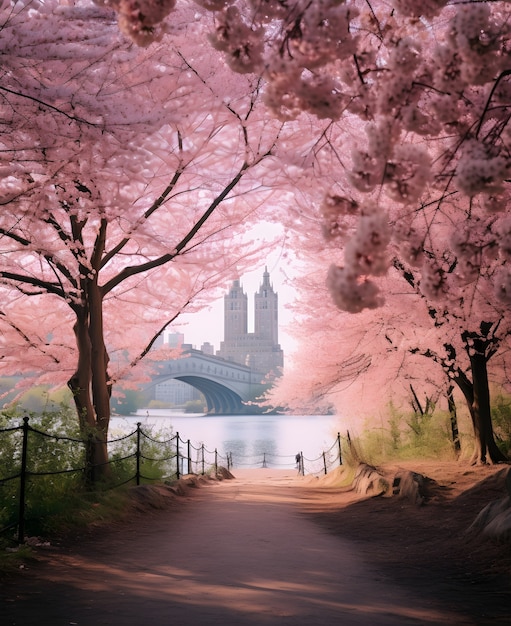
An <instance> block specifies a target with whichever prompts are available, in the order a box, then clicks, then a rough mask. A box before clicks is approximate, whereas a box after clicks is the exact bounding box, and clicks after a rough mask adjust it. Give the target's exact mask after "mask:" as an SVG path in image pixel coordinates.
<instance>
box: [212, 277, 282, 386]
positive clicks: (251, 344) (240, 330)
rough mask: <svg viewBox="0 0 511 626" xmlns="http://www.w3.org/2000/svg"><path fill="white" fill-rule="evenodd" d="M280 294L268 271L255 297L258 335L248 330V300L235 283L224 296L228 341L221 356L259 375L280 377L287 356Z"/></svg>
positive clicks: (226, 336)
mask: <svg viewBox="0 0 511 626" xmlns="http://www.w3.org/2000/svg"><path fill="white" fill-rule="evenodd" d="M278 327H279V318H278V294H277V293H275V291H274V290H273V286H272V284H271V283H270V274H269V273H268V269H267V268H265V270H264V274H263V282H262V284H261V286H260V288H259V291H258V292H257V293H256V294H255V295H254V332H253V333H249V332H248V331H247V329H248V298H247V294H245V292H244V291H243V287H242V286H241V283H240V280H239V279H236V280H234V281H233V283H232V285H231V288H230V290H229V292H228V293H227V294H226V295H225V296H224V341H222V342H221V344H220V350H218V352H217V356H220V357H222V358H224V359H227V360H229V361H233V362H235V363H241V364H243V365H249V366H250V367H252V369H254V370H255V371H257V372H261V373H263V374H270V373H271V374H272V375H274V376H275V375H278V373H279V370H280V369H281V368H282V367H283V365H284V353H283V351H282V349H281V347H280V345H279V343H278V334H279V328H278Z"/></svg>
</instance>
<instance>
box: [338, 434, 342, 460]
mask: <svg viewBox="0 0 511 626" xmlns="http://www.w3.org/2000/svg"><path fill="white" fill-rule="evenodd" d="M337 445H338V446H339V465H342V450H341V433H337Z"/></svg>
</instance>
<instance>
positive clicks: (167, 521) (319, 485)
mask: <svg viewBox="0 0 511 626" xmlns="http://www.w3.org/2000/svg"><path fill="white" fill-rule="evenodd" d="M379 469H381V471H382V473H384V474H385V475H388V476H392V475H393V473H394V472H395V471H397V470H398V469H409V470H412V471H414V472H417V473H420V474H422V475H423V476H425V477H427V481H426V499H425V502H424V503H423V504H422V505H421V506H417V505H416V504H415V503H412V502H409V501H408V500H406V499H398V498H396V497H376V498H367V497H361V496H360V495H359V494H356V493H354V492H353V491H352V490H350V489H349V488H347V487H345V486H342V485H341V484H339V477H338V476H337V475H336V474H335V473H333V474H331V475H329V476H326V477H321V478H319V479H316V478H311V477H305V478H301V477H297V476H296V473H294V472H290V473H289V472H288V473H285V472H281V471H280V472H279V471H278V470H276V471H272V470H239V471H236V470H233V472H234V474H235V476H236V478H235V480H225V481H222V482H221V483H213V485H212V486H211V487H210V486H204V487H201V488H198V489H197V488H187V489H185V490H184V491H183V492H182V493H181V494H180V495H178V496H173V495H171V497H169V496H168V494H167V493H166V492H165V494H164V495H163V494H162V492H161V490H160V491H159V490H157V489H156V490H151V489H144V490H138V491H137V490H134V494H137V495H136V496H135V495H134V499H133V508H132V509H131V510H130V511H129V512H128V513H129V514H128V515H127V517H126V519H124V520H123V521H122V522H119V523H116V524H111V525H109V526H108V527H107V528H104V529H102V530H101V535H100V539H99V540H98V533H97V530H98V529H91V530H90V532H89V533H86V534H84V535H83V536H80V537H77V536H73V537H68V538H66V539H62V540H61V541H60V542H57V543H55V542H53V543H52V546H51V548H50V549H44V548H41V549H37V548H36V562H34V563H31V564H29V565H28V566H27V568H26V569H25V570H24V571H22V572H20V575H19V576H15V577H13V578H11V579H10V580H8V581H2V582H3V583H4V584H3V589H2V593H1V594H0V599H1V600H2V602H0V618H2V615H3V617H4V618H5V619H0V621H1V623H2V624H12V625H17V624H23V625H24V626H25V625H28V624H40V623H43V622H41V621H40V617H41V615H46V616H49V615H56V616H57V617H56V618H55V619H54V621H53V622H52V626H57V625H58V624H71V623H79V624H80V625H83V624H95V625H96V624H100V623H104V624H121V623H122V624H124V625H130V624H134V625H138V624H140V623H142V622H140V621H138V619H139V618H138V617H137V615H136V614H135V613H136V611H138V610H141V611H142V612H143V613H144V615H145V618H144V621H147V619H146V618H147V615H148V613H147V612H148V611H149V610H153V604H151V605H148V604H147V602H145V603H140V602H137V603H134V604H133V605H132V606H131V605H130V604H129V601H128V603H127V598H128V597H131V596H133V594H134V593H136V594H139V596H138V597H142V596H143V594H144V593H145V594H148V593H152V591H148V589H149V588H148V589H146V590H145V591H144V590H143V585H144V582H143V581H144V579H145V577H146V576H148V575H149V574H150V575H151V576H153V577H154V576H155V574H154V573H155V572H159V574H158V577H159V578H158V579H159V580H161V579H162V576H161V572H162V571H163V570H165V578H167V579H168V580H171V581H172V585H171V589H172V590H175V589H183V588H184V587H183V585H184V583H185V579H186V580H187V581H188V582H190V581H192V582H193V584H194V585H198V584H199V582H200V585H202V586H201V590H202V591H201V595H204V594H205V596H207V597H209V600H208V606H207V607H205V606H204V607H202V608H201V607H199V608H197V606H196V605H195V604H194V603H189V604H187V600H186V598H184V597H175V598H174V599H173V607H174V609H173V610H178V609H179V608H181V609H182V610H183V616H184V617H182V618H177V621H174V623H176V624H178V625H179V626H181V624H195V623H201V624H216V623H219V624H220V623H221V624H222V625H223V626H225V625H227V624H233V625H234V624H237V625H238V624H241V623H243V624H250V625H252V624H253V625H256V626H257V625H258V624H281V623H282V624H284V623H288V621H285V620H284V617H282V619H280V618H279V617H278V614H277V613H275V612H273V613H272V615H270V614H269V613H268V614H267V615H265V616H262V615H260V616H257V615H256V616H255V617H254V614H253V612H250V611H249V610H248V609H246V602H247V597H248V596H246V594H247V593H248V591H247V589H249V588H250V593H254V594H255V593H256V592H257V593H258V594H259V593H261V589H260V587H258V586H257V585H256V586H254V585H253V584H251V585H247V584H246V581H245V582H244V584H243V585H240V584H239V580H238V579H237V578H236V576H234V577H233V578H228V577H227V578H225V580H224V579H222V578H219V573H218V571H217V570H215V569H214V567H213V565H211V571H210V573H209V574H208V573H207V567H206V569H204V568H205V565H204V556H205V554H207V553H211V554H210V560H211V561H213V560H214V559H218V558H224V556H225V555H226V554H227V552H228V550H229V541H231V542H232V541H234V542H236V541H237V542H238V544H239V546H238V548H237V549H238V550H244V551H245V552H244V554H245V557H244V558H248V559H253V560H252V568H253V570H254V571H256V570H257V569H258V568H261V569H262V570H264V569H265V568H266V569H268V564H267V563H264V562H262V561H261V559H262V558H263V556H264V555H265V558H267V559H269V561H268V562H269V563H273V561H272V556H273V555H272V551H274V550H278V549H279V547H280V546H279V544H282V543H284V542H285V541H286V540H287V539H288V537H287V535H288V534H289V535H290V534H291V533H290V531H289V525H290V524H293V523H294V522H293V519H296V518H297V517H298V520H297V526H300V524H298V522H300V520H303V521H304V522H306V524H305V526H303V524H302V526H303V528H302V526H300V529H299V534H298V536H299V537H300V536H303V537H304V540H303V542H301V543H300V545H303V544H304V543H306V542H312V541H313V540H311V539H310V534H307V533H310V528H309V527H311V526H312V527H315V528H317V533H318V536H319V535H325V534H328V535H331V536H334V537H337V538H338V539H339V541H341V540H342V541H347V543H345V544H343V545H344V552H350V551H351V546H353V552H354V554H356V558H357V560H358V561H361V562H362V561H363V565H364V567H366V566H367V570H364V572H365V573H364V574H363V575H362V577H363V580H364V581H365V580H367V579H368V578H369V579H371V580H373V581H374V582H375V583H376V584H377V585H383V586H384V588H385V589H386V588H388V589H389V590H390V591H389V593H390V594H393V593H394V592H395V590H400V589H402V590H404V592H405V597H406V593H407V592H410V593H411V594H412V595H413V594H415V597H417V598H420V599H421V605H423V606H426V607H428V606H429V607H431V610H432V611H433V613H432V615H435V616H438V615H443V614H444V613H442V611H445V615H446V616H447V615H449V614H450V613H449V611H451V612H452V614H453V615H454V614H455V615H456V616H460V620H461V621H459V622H457V621H453V620H450V619H449V618H448V617H446V618H445V619H443V618H441V617H431V619H432V620H433V621H434V623H437V621H438V620H440V621H439V622H438V623H450V624H454V623H456V624H457V623H459V624H470V625H477V626H479V625H481V626H482V625H486V624H490V623H491V624H509V619H510V618H509V614H510V607H511V546H510V545H509V544H507V545H500V544H497V543H493V542H489V541H485V540H482V539H481V537H480V536H474V535H469V534H467V533H466V530H467V528H468V526H469V525H470V524H471V522H472V521H473V520H474V519H475V517H476V515H477V514H478V513H479V511H480V510H481V509H482V508H483V507H484V506H485V505H486V503H488V502H490V501H492V500H497V499H499V498H501V497H503V495H505V487H504V477H505V474H506V472H507V471H508V468H507V467H502V466H500V467H499V466H496V467H474V468H471V467H466V466H461V465H458V464H456V463H441V462H439V463H425V462H414V463H402V464H400V465H399V466H398V465H395V466H390V465H386V466H385V467H383V468H379ZM254 505H257V508H256V509H254ZM275 505H278V506H275ZM219 506H220V509H218V507H219ZM208 507H209V508H208ZM247 507H248V508H247ZM250 507H251V508H250ZM219 510H220V513H218V511H219ZM222 511H223V512H222ZM251 511H257V513H259V512H260V513H265V511H266V513H267V514H268V515H269V517H268V518H264V519H265V520H266V519H267V521H265V522H264V523H265V524H267V526H266V527H265V528H264V529H263V532H262V534H261V535H260V536H257V533H258V532H260V528H256V526H257V524H256V523H255V518H254V520H252V516H253V513H252V512H251ZM289 511H291V512H292V516H291V517H289ZM205 513H207V514H206V521H205V522H204V518H205V515H204V514H205ZM238 514H239V515H240V519H238V518H237V515H238ZM225 515H227V517H225ZM222 516H224V517H222ZM286 516H287V517H286ZM293 516H294V518H293ZM215 519H216V522H215ZM200 520H202V522H201V523H202V526H201V525H200V524H199V525H197V527H196V528H195V527H194V525H195V524H197V523H198V522H199V521H200ZM272 520H274V522H275V524H276V525H275V526H273V527H272V524H273V522H272ZM300 523H301V522H300ZM215 524H216V525H215ZM240 525H242V526H244V527H245V528H248V529H249V532H250V533H253V537H252V538H253V541H252V544H253V545H257V546H258V550H257V551H255V552H254V553H253V554H252V552H251V547H250V545H251V542H249V541H245V535H243V534H242V535H241V539H240V538H239V537H238V539H236V536H235V530H236V529H238V528H239V526H240ZM168 529H171V538H172V539H173V540H174V544H173V545H172V546H170V547H169V548H168V550H169V554H168V555H167V556H165V555H164V546H163V543H162V536H163V533H164V532H168ZM325 531H326V532H325ZM187 532H189V533H190V534H191V537H192V541H193V544H194V550H195V556H196V557H197V559H198V558H199V557H200V559H201V562H200V567H198V568H197V571H196V573H195V574H194V576H193V577H192V576H190V575H189V573H188V574H186V576H185V574H184V573H183V572H184V568H185V567H186V569H189V570H190V571H192V570H193V560H194V557H193V553H190V549H189V548H186V550H185V548H184V546H180V545H179V536H180V533H182V536H183V537H184V535H185V534H186V533H187ZM279 533H280V534H279ZM300 533H305V534H303V535H300ZM312 533H313V535H314V528H313V529H312ZM272 534H275V535H276V536H277V535H278V539H277V542H276V545H274V546H273V547H270V546H271V541H270V538H269V536H270V535H272ZM198 535H200V537H199V536H198ZM169 537H170V536H169ZM176 537H177V543H176V542H175V539H176ZM307 537H308V539H307ZM299 541H301V540H299ZM321 541H323V542H324V541H325V540H324V537H323V539H322V540H321ZM320 543H321V542H320ZM261 546H262V547H263V548H264V550H263V551H261ZM304 547H305V546H304ZM181 549H182V550H183V564H184V566H183V567H182V568H181V570H180V569H179V568H177V569H176V567H177V565H176V563H177V562H178V559H179V554H180V550H181ZM333 549H335V546H334V548H333ZM325 550H326V552H328V551H329V550H330V548H328V547H326V548H325ZM235 552H236V550H235ZM341 554H343V552H342V551H341ZM299 556H300V554H299V551H297V554H293V553H292V551H290V557H289V558H291V559H292V564H290V566H289V568H284V564H282V568H283V569H282V572H281V579H286V577H287V576H290V575H289V571H290V569H291V568H294V571H295V573H293V574H292V576H293V578H291V577H290V578H289V580H288V584H289V585H291V581H292V584H293V585H295V586H296V585H298V584H300V585H302V587H303V588H304V589H305V588H307V581H305V586H304V581H303V580H302V579H301V578H300V576H299V573H296V570H297V569H298V568H297V564H299V562H300V561H299ZM324 558H325V556H323V559H324ZM332 559H333V561H334V563H331V566H333V570H332V571H333V572H334V576H336V575H337V571H338V570H340V574H339V576H341V574H346V575H347V576H348V578H349V572H342V570H343V567H349V565H346V566H345V565H344V561H342V560H341V559H340V560H339V561H338V567H337V565H336V563H337V562H336V561H335V559H336V557H335V556H334V555H333V553H332ZM169 563H170V564H172V567H173V568H174V569H172V567H170V566H169ZM208 567H209V566H208ZM232 567H233V566H232V564H231V565H230V568H232ZM245 569H246V568H245ZM241 571H242V572H244V569H242V570H241ZM367 572H369V574H367ZM322 574H323V575H324V572H323V573H322ZM222 575H223V576H227V574H225V573H223V574H222ZM237 576H238V578H239V577H240V574H237ZM295 577H297V578H296V579H295ZM331 578H332V575H330V579H331ZM188 579H189V580H188ZM192 579H193V580H192ZM276 579H277V578H275V580H276ZM323 579H324V576H323ZM212 581H214V584H215V585H216V587H215V589H216V591H214V592H213V591H211V589H212V587H211V585H212ZM155 583H156V577H154V579H153V583H152V584H153V585H154V584H155ZM358 584H361V583H360V581H359V583H358ZM324 586H325V587H326V586H328V584H327V583H326V582H325V584H324ZM154 588H155V587H154V586H153V587H151V590H153V589H154ZM196 589H197V587H196ZM204 589H206V591H204ZM318 589H319V587H318ZM208 590H210V591H208ZM225 590H228V591H229V603H227V601H226V604H225V605H221V604H220V600H219V598H220V595H219V593H220V591H221V592H224V591H225ZM105 592H106V593H105ZM341 592H342V585H341V588H340V589H338V590H337V591H335V594H339V593H341ZM162 593H163V592H162ZM169 593H174V592H173V591H172V592H170V591H169V589H167V588H166V590H165V592H164V594H167V595H166V596H165V598H166V599H165V602H167V601H168V594H169ZM237 593H238V594H245V595H243V596H242V598H241V599H240V602H241V601H243V602H244V603H245V605H244V606H245V609H243V612H242V611H241V609H240V610H239V611H238V612H237V613H236V614H235V616H234V614H233V612H232V611H233V607H232V598H233V597H236V594H237ZM350 593H352V594H353V593H356V591H355V592H350ZM377 593H380V592H377ZM397 593H399V591H397ZM208 594H210V596H211V597H210V596H209V595H208ZM311 594H312V592H310V593H309V594H308V595H309V596H310V597H309V598H308V600H307V601H308V602H309V603H313V602H315V601H316V600H314V598H313V597H312V595H313V594H312V595H311ZM335 594H334V597H337V596H336V595H335ZM348 595H349V594H348ZM120 596H122V597H123V602H122V604H119V597H120ZM301 596H303V593H302V594H301ZM254 597H256V596H254ZM396 597H398V596H396ZM162 598H163V596H162ZM301 600H302V601H305V598H303V597H302V598H301ZM274 601H275V600H274V599H272V600H271V602H274ZM80 602H81V603H82V609H83V610H82V613H81V614H80V618H81V619H75V618H73V617H69V618H66V619H63V621H58V620H59V619H60V618H61V617H62V616H66V615H70V616H72V615H74V613H73V611H74V608H75V607H76V606H77V604H79V603H80ZM268 602H270V599H268ZM278 602H281V599H279V600H278ZM329 602H330V604H331V601H329ZM324 604H325V607H326V606H327V603H326V601H325V603H324ZM120 606H122V607H124V609H123V610H126V611H128V612H127V613H126V615H122V616H121V614H120V613H119V607H120ZM154 606H156V605H154ZM161 606H162V608H161V610H162V611H168V606H167V605H166V604H165V603H164V602H163V601H162V605H161ZM278 606H280V604H279V605H278ZM343 606H344V605H343ZM408 606H410V605H408ZM412 606H413V602H412ZM56 607H57V608H58V611H57V609H56ZM59 607H60V608H59ZM126 607H128V608H126ZM192 609H193V611H199V610H200V611H205V612H199V613H197V614H196V617H194V615H195V614H192V612H191V611H192ZM206 609H207V610H206ZM154 610H156V609H154ZM307 610H309V608H308V607H307V606H305V607H304V611H305V613H304V614H303V616H302V617H303V619H302V621H300V620H297V614H294V615H293V620H292V621H291V619H290V620H289V623H293V624H298V625H300V624H304V625H307V626H309V625H310V624H312V623H313V622H311V621H310V617H307V613H306V611H307ZM325 610H327V609H326V608H325ZM407 610H409V608H407ZM55 611H57V612H55ZM94 611H96V612H94ZM105 611H106V612H105ZM227 611H229V612H227ZM162 614H164V613H162ZM256 614H257V611H256ZM284 614H285V615H288V616H289V617H290V616H291V615H292V614H293V607H291V608H290V607H289V606H288V605H285V606H284V605H282V616H284ZM84 615H85V617H83V616H84ZM105 615H107V617H105ZM240 615H243V616H244V621H240V617H239V616H240ZM401 617H402V616H401ZM141 619H142V618H141ZM180 619H181V621H180ZM197 619H198V620H199V621H196V620H197ZM353 619H354V618H353ZM396 619H397V618H396ZM87 620H88V621H87ZM94 620H95V621H94ZM98 620H99V621H98ZM101 620H103V621H101ZM216 620H218V621H216ZM357 620H358V617H357ZM410 620H411V621H409V622H408V621H406V620H405V622H401V621H395V622H394V621H392V619H391V621H390V623H391V624H394V623H396V624H397V623H413V624H420V625H422V624H426V623H428V624H429V623H433V621H431V622H430V621H420V619H417V618H416V617H415V618H414V620H412V618H411V617H410ZM435 620H436V621H435ZM464 620H468V621H464ZM153 621H154V623H155V626H158V625H159V623H166V622H160V621H158V617H156V618H155V619H153ZM341 621H342V620H341ZM44 623H46V622H44ZM314 623H316V622H314ZM330 623H332V624H334V623H338V620H337V619H336V620H333V619H332V621H328V618H326V619H324V620H323V621H320V622H318V624H321V626H324V625H325V624H330ZM339 623H340V622H339ZM342 623H343V626H346V625H347V624H355V623H356V624H359V623H360V624H362V623H363V624H365V623H366V622H365V621H360V622H359V621H342ZM367 623H370V624H373V623H374V624H387V623H388V622H387V621H384V620H383V618H381V619H380V621H378V619H376V620H373V621H372V622H371V621H370V622H367Z"/></svg>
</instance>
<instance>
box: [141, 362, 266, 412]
mask: <svg viewBox="0 0 511 626" xmlns="http://www.w3.org/2000/svg"><path fill="white" fill-rule="evenodd" d="M155 365H156V367H157V371H158V373H157V375H155V376H154V377H153V379H152V382H151V383H150V384H149V385H148V386H147V389H150V388H151V387H153V388H154V387H156V385H158V384H160V383H164V382H165V381H168V380H171V379H175V380H180V381H182V382H185V383H187V384H189V385H191V386H192V387H195V389H198V390H199V391H200V392H201V393H202V394H203V395H204V397H205V399H206V403H207V411H208V413H216V414H224V415H225V414H227V415H237V414H240V413H244V412H245V410H246V409H245V405H244V402H247V401H249V400H252V399H253V398H254V397H257V396H258V395H260V394H262V393H263V391H264V389H265V386H264V385H263V384H262V383H261V381H262V379H263V374H261V373H259V372H255V371H254V370H252V369H251V368H250V367H247V366H245V365H240V364H239V363H233V362H231V361H227V360H226V359H222V358H219V357H215V356H213V355H209V354H205V353H203V352H201V351H200V350H187V351H186V352H185V353H184V354H183V357H182V358H179V359H173V360H172V361H163V362H160V363H158V364H155Z"/></svg>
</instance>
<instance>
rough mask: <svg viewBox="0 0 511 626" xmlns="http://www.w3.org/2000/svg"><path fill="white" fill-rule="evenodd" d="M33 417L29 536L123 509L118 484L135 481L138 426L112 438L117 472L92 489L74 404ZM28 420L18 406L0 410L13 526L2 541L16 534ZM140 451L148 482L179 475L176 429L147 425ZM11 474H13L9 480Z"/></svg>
mask: <svg viewBox="0 0 511 626" xmlns="http://www.w3.org/2000/svg"><path fill="white" fill-rule="evenodd" d="M29 417H30V420H29V430H28V439H27V469H28V471H29V474H28V475H27V482H26V493H25V496H26V497H25V534H26V536H36V535H43V536H47V535H50V536H51V535H54V534H57V533H59V532H61V531H63V530H67V529H68V528H71V527H76V526H81V525H87V524H89V523H91V522H92V521H97V520H102V519H106V518H108V516H110V515H113V516H115V515H117V514H118V511H117V509H118V507H120V508H122V507H123V506H124V504H123V502H124V498H123V495H122V491H123V490H122V489H120V490H119V489H112V487H119V486H120V485H122V484H125V483H129V482H131V484H133V483H134V478H135V474H136V445H137V436H136V431H134V432H133V433H129V434H128V436H122V437H120V438H119V439H118V440H116V441H112V442H111V443H110V444H109V446H111V458H112V461H113V463H112V464H111V468H112V471H111V474H110V476H109V479H108V481H107V482H104V483H102V484H98V485H95V489H94V491H91V490H90V486H89V485H87V484H86V482H85V481H84V472H83V468H84V465H85V445H84V442H83V440H82V439H81V436H80V433H79V432H78V424H77V420H76V415H75V413H74V410H72V409H70V408H69V407H65V406H62V407H61V409H60V412H59V413H54V412H49V413H43V414H41V415H31V416H29ZM22 424H23V414H22V413H20V412H19V411H18V410H17V409H15V408H12V409H10V410H9V411H4V412H3V413H1V414H0V431H2V432H0V481H1V482H0V530H3V529H7V532H5V533H4V532H2V534H1V535H0V547H5V546H6V545H7V544H9V543H11V542H12V541H13V540H15V538H16V534H15V533H16V532H17V522H18V513H19V487H20V480H19V474H20V471H21V450H22V441H23V432H22V429H21V428H20V426H22ZM50 435H51V436H50ZM182 450H183V451H184V446H183V448H182ZM140 451H141V455H140V473H141V475H142V477H143V478H142V482H144V481H146V480H151V481H152V480H161V479H163V478H173V477H174V476H175V473H176V460H175V456H176V454H175V438H173V436H172V433H169V432H163V431H161V432H159V433H158V432H157V433H155V432H152V431H151V430H150V429H148V428H146V427H144V429H142V432H141V437H140ZM76 470H77V471H76ZM9 477H12V480H6V479H8V478H9Z"/></svg>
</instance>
